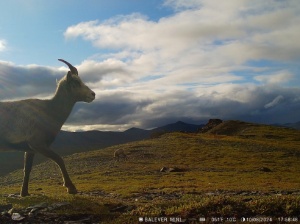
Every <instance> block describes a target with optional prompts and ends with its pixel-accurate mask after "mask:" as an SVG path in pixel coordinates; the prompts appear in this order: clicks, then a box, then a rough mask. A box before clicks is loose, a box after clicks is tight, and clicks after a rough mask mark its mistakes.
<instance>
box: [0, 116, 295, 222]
mask: <svg viewBox="0 0 300 224" xmlns="http://www.w3.org/2000/svg"><path fill="white" fill-rule="evenodd" d="M232 126H238V127H240V129H241V130H240V131H238V132H237V135H233V134H232V132H231V131H229V133H230V134H231V135H221V134H217V135H216V134H186V133H170V134H165V135H163V136H161V137H160V138H157V139H151V140H144V141H139V142H134V143H127V144H123V145H117V146H113V147H109V148H106V149H103V150H96V151H91V152H86V153H78V154H74V155H71V156H67V157H66V158H65V161H66V164H67V168H68V170H69V172H70V175H71V177H72V179H73V180H74V183H75V184H76V186H77V188H78V190H79V191H80V192H81V194H80V195H77V196H75V197H70V196H68V195H66V193H65V189H64V188H63V187H61V186H58V185H61V182H62V181H61V176H60V173H59V170H58V169H57V167H56V165H55V164H54V163H53V162H50V161H48V162H45V163H43V164H40V165H37V166H35V167H34V169H33V171H32V176H31V184H30V192H31V193H33V195H34V196H33V197H28V198H25V199H22V200H13V199H9V198H7V197H6V196H5V195H6V194H9V193H16V192H18V190H19V188H20V185H21V181H22V171H21V170H19V171H16V172H13V173H10V174H9V175H7V176H5V177H1V178H0V192H1V194H2V195H1V196H0V204H1V200H2V204H5V203H8V202H9V203H12V204H13V206H15V207H17V208H18V207H22V206H23V207H24V204H26V205H28V204H30V202H31V203H33V202H32V200H33V199H34V203H37V201H39V202H40V201H41V200H45V196H43V195H48V196H47V198H46V200H48V201H51V202H52V201H57V200H59V201H61V200H63V201H72V203H73V205H72V206H71V207H72V209H71V210H67V211H68V212H72V211H73V212H74V211H76V212H80V213H83V214H91V213H92V214H98V215H100V216H101V215H102V216H103V214H104V213H105V214H110V215H114V216H116V217H117V218H116V220H119V221H120V220H123V223H126V222H125V221H124V220H127V219H129V216H134V215H137V216H146V215H162V214H165V215H177V216H182V217H186V218H187V217H197V216H199V215H204V216H209V215H234V214H236V213H238V216H242V215H275V214H274V213H275V210H274V209H276V211H277V212H278V211H280V215H288V214H289V215H293V214H294V215H295V214H299V212H300V209H299V206H297V205H299V202H300V196H299V195H300V192H299V189H300V175H299V174H300V164H299V157H300V131H296V130H292V129H287V128H278V127H272V126H265V125H257V124H249V123H244V124H241V122H238V121H231V122H230V123H228V126H226V124H223V126H221V127H222V128H221V127H218V128H219V129H218V130H219V131H220V130H226V131H228V130H231V129H230V128H231V127H232ZM270 139H271V140H270ZM119 148H123V149H124V150H125V152H126V154H127V155H128V161H121V162H118V163H116V162H114V161H113V159H112V155H113V152H114V151H115V150H116V149H119ZM163 167H164V169H162V168H163ZM171 168H173V169H171ZM161 171H163V172H161ZM278 195H279V196H278ZM280 195H281V196H280ZM285 195H287V196H285ZM228 196H230V199H229V198H228ZM278 197H280V198H278ZM1 198H2V199H1ZM226 198H227V199H226ZM271 201H273V202H272V203H273V204H272V203H270V202H271ZM219 203H221V206H220V205H218V204H219ZM222 203H224V205H223V204H222ZM274 203H278V205H277V204H276V205H275V204H274ZM287 204H290V207H289V208H288V209H289V211H287V210H286V209H287ZM113 205H114V206H115V207H118V206H119V207H120V206H123V208H124V210H122V209H120V210H122V211H119V212H118V211H115V210H109V209H108V207H109V208H111V206H113ZM225 205H227V207H226V206H225ZM228 205H230V206H229V207H228ZM293 205H295V206H293ZM107 206H108V207H107ZM224 206H225V207H226V209H227V210H226V209H224ZM261 206H265V207H264V209H263V208H262V207H261ZM276 206H277V207H276ZM93 207H95V208H93ZM107 209H108V210H109V211H108V210H107ZM265 209H267V210H265ZM184 211H185V212H184ZM276 215H277V214H276ZM120 223H122V222H120ZM127 223H128V222H127Z"/></svg>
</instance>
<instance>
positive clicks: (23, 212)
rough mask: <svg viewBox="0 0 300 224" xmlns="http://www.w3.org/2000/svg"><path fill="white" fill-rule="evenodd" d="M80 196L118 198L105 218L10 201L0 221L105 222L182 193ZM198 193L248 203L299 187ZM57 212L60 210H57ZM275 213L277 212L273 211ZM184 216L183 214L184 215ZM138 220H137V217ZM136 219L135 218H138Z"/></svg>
mask: <svg viewBox="0 0 300 224" xmlns="http://www.w3.org/2000/svg"><path fill="white" fill-rule="evenodd" d="M78 194H79V195H82V196H84V197H88V198H116V199H119V201H120V203H118V204H104V205H105V206H106V207H107V208H108V210H109V212H110V214H111V217H104V216H107V215H103V214H98V215H95V214H93V215H91V214H72V215H71V214H62V212H61V211H62V210H63V209H66V208H68V207H70V206H71V203H70V202H67V201H66V202H58V203H47V202H42V203H38V204H35V205H31V206H28V207H25V208H21V209H15V208H13V206H12V204H4V205H0V213H1V215H0V223H5V224H6V223H23V224H32V223H55V224H60V223H63V224H71V223H73V224H75V223H105V222H103V220H107V219H108V218H110V219H112V220H113V219H114V215H116V216H119V215H120V214H130V212H131V211H134V210H135V209H137V206H135V205H134V204H135V203H136V204H138V203H141V202H150V201H155V200H160V201H165V202H166V203H167V202H168V201H172V200H179V199H181V198H182V197H183V196H184V194H183V193H178V192H174V193H163V192H155V191H148V192H146V191H145V192H142V193H141V192H136V193H133V194H132V196H131V197H127V198H122V197H120V195H116V194H113V193H107V192H104V191H90V192H79V193H78ZM192 194H194V195H198V196H199V195H201V196H203V197H215V196H233V197H234V196H241V197H243V198H244V199H243V201H244V202H249V201H251V200H252V197H253V198H258V197H268V196H278V197H280V196H288V195H290V196H300V190H297V191H296V190H295V191H270V192H260V191H214V192H202V193H195V192H194V193H191V194H190V195H192ZM2 197H4V198H8V199H16V200H17V199H20V196H19V195H18V194H17V193H15V194H4V195H2ZM57 211H60V212H57ZM274 215H276V214H274ZM185 218H186V217H185ZM136 220H138V219H136ZM193 220H195V219H194V217H191V219H190V220H189V219H183V220H182V223H193V222H194V221H193ZM137 222H138V221H137Z"/></svg>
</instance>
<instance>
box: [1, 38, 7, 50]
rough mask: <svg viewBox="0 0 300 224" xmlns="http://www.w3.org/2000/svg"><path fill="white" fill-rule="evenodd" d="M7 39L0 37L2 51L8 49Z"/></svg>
mask: <svg viewBox="0 0 300 224" xmlns="http://www.w3.org/2000/svg"><path fill="white" fill-rule="evenodd" d="M6 45H7V44H6V40H3V39H0V52H1V51H4V50H5V49H6Z"/></svg>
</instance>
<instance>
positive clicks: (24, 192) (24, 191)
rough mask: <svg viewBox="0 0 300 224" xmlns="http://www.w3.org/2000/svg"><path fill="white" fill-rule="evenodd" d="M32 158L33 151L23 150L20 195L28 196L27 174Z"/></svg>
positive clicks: (28, 173) (30, 167)
mask: <svg viewBox="0 0 300 224" xmlns="http://www.w3.org/2000/svg"><path fill="white" fill-rule="evenodd" d="M33 159H34V153H31V152H25V153H24V178H23V185H22V189H21V193H20V195H21V197H25V196H28V195H29V193H28V183H29V176H30V172H31V169H32V163H33Z"/></svg>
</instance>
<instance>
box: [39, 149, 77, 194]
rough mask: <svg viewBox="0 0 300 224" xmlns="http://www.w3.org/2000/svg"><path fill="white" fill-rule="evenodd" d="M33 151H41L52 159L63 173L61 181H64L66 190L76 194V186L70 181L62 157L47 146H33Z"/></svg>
mask: <svg viewBox="0 0 300 224" xmlns="http://www.w3.org/2000/svg"><path fill="white" fill-rule="evenodd" d="M35 151H36V152H39V153H41V154H42V155H44V156H46V157H48V158H49V159H51V160H53V161H54V162H55V163H56V164H57V165H58V166H59V168H60V171H61V173H62V175H63V181H64V186H65V187H66V188H67V191H68V193H69V194H76V193H77V189H76V187H75V186H74V184H73V183H72V181H71V179H70V177H69V174H68V172H67V169H66V166H65V163H64V161H63V159H62V158H61V157H60V156H59V155H58V154H56V153H55V152H53V151H52V150H50V149H48V148H46V149H45V148H43V149H41V148H39V149H37V148H35Z"/></svg>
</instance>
